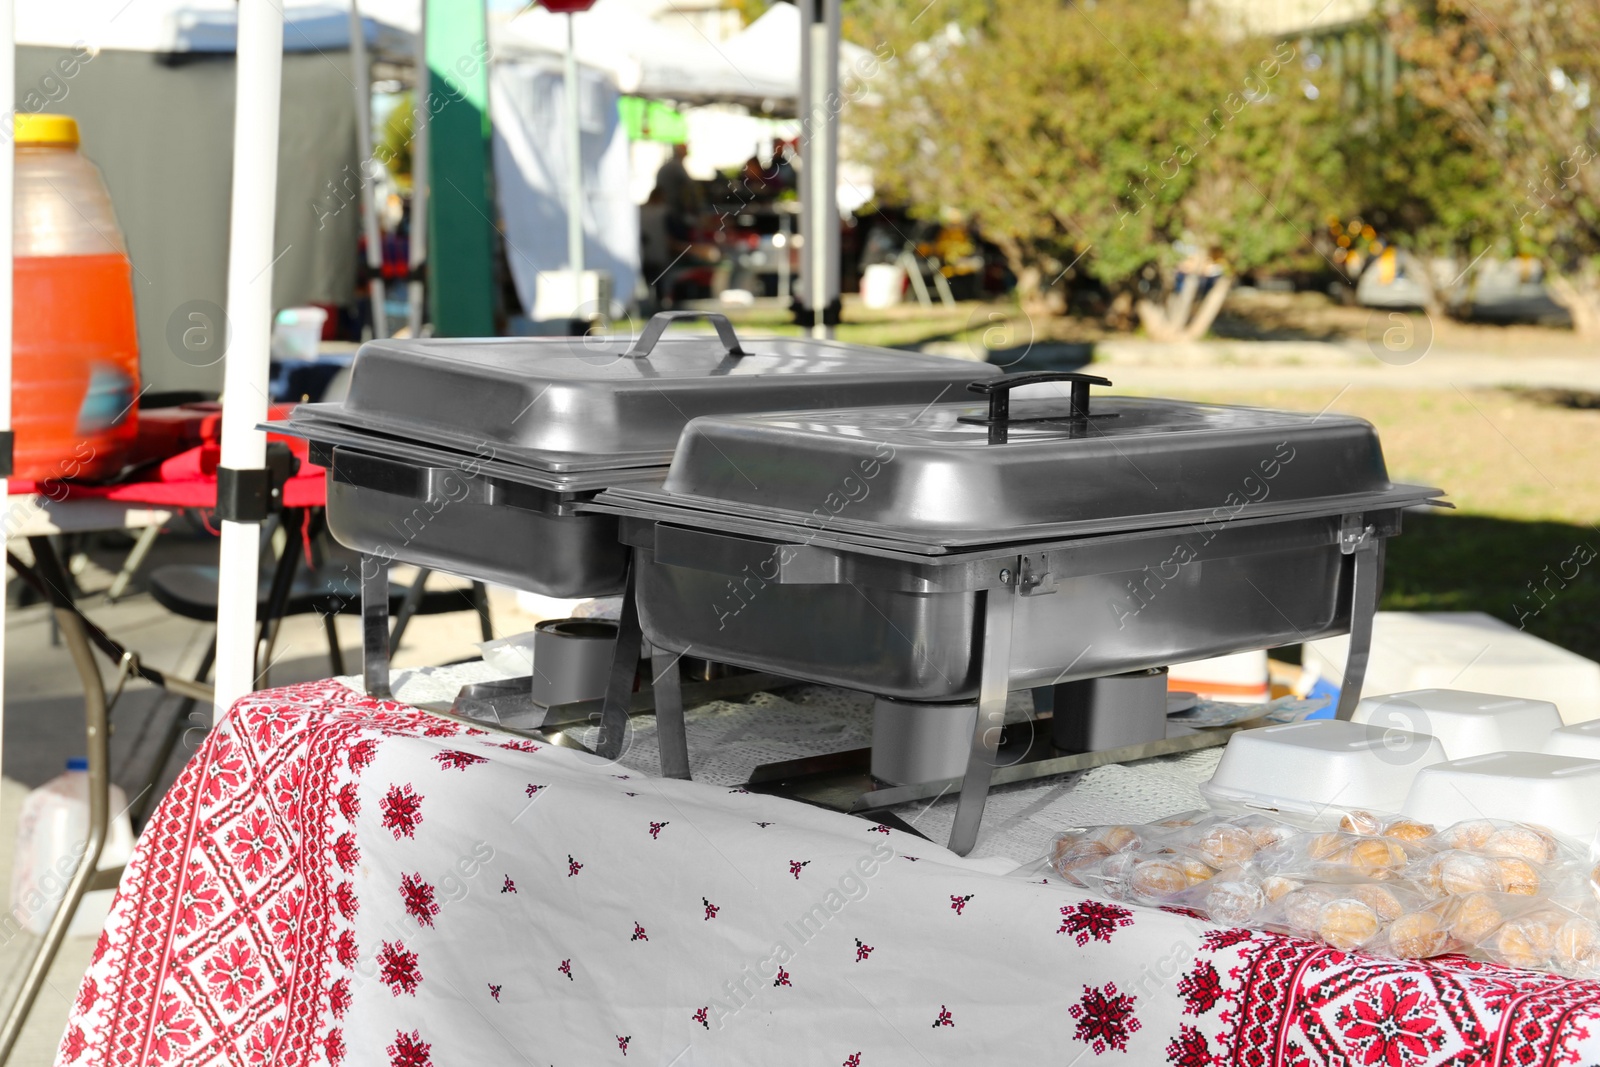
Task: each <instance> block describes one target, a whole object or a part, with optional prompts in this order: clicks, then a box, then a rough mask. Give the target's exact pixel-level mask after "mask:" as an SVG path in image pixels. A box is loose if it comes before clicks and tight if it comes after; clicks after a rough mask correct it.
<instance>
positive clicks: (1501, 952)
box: [1488, 915, 1560, 971]
mask: <svg viewBox="0 0 1600 1067" xmlns="http://www.w3.org/2000/svg"><path fill="white" fill-rule="evenodd" d="M1559 924H1560V920H1559V919H1556V918H1554V917H1552V916H1548V915H1524V916H1523V917H1522V918H1520V919H1512V920H1510V921H1509V922H1507V923H1506V924H1505V925H1504V926H1502V927H1500V929H1499V930H1497V931H1495V934H1494V940H1493V941H1492V942H1491V944H1490V945H1489V946H1488V947H1490V948H1492V949H1493V951H1494V954H1495V955H1496V956H1497V957H1499V958H1500V959H1501V960H1502V961H1504V962H1505V963H1509V964H1511V966H1513V967H1525V968H1527V969H1528V970H1530V971H1534V970H1538V969H1540V968H1542V967H1548V966H1549V965H1550V959H1551V957H1552V956H1554V955H1555V951H1556V934H1557V932H1558V931H1559V930H1560V925H1559Z"/></svg>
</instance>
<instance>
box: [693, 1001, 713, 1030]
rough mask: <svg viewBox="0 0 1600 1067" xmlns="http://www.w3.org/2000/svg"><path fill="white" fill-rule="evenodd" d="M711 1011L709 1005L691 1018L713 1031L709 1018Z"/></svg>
mask: <svg viewBox="0 0 1600 1067" xmlns="http://www.w3.org/2000/svg"><path fill="white" fill-rule="evenodd" d="M710 1011H711V1005H709V1004H707V1005H706V1006H705V1007H703V1008H700V1009H699V1010H697V1011H696V1012H695V1013H694V1014H693V1015H691V1016H690V1018H691V1019H693V1020H694V1021H695V1022H697V1023H699V1024H700V1025H701V1026H703V1027H705V1028H706V1029H707V1030H709V1029H711V1021H710V1018H709V1013H710Z"/></svg>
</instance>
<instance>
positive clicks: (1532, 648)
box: [1303, 611, 1600, 755]
mask: <svg viewBox="0 0 1600 1067" xmlns="http://www.w3.org/2000/svg"><path fill="white" fill-rule="evenodd" d="M1349 648H1350V639H1349V638H1348V637H1326V638H1323V639H1321V640H1318V641H1311V642H1308V643H1307V644H1306V645H1305V646H1304V649H1303V652H1304V662H1305V664H1306V665H1307V666H1308V667H1311V666H1315V667H1316V668H1317V669H1319V670H1320V671H1321V674H1322V677H1324V678H1326V679H1328V680H1329V681H1330V682H1334V683H1338V682H1339V681H1340V679H1341V678H1342V677H1343V674H1344V664H1345V654H1346V653H1347V652H1348V650H1349ZM1429 686H1443V687H1452V688H1453V687H1456V686H1459V687H1461V688H1462V689H1471V690H1475V691H1477V692H1480V693H1504V694H1507V695H1510V694H1515V695H1517V696H1522V697H1529V698H1532V699H1536V700H1548V701H1550V703H1552V704H1554V705H1555V706H1556V707H1557V708H1559V709H1560V710H1561V718H1562V721H1564V722H1567V723H1576V722H1583V721H1585V720H1587V719H1593V718H1596V717H1600V663H1596V662H1595V661H1594V660H1591V659H1585V658H1584V657H1582V656H1580V655H1578V654H1577V653H1575V652H1569V651H1567V650H1566V649H1564V648H1561V647H1560V646H1559V645H1553V644H1551V643H1550V642H1549V641H1545V640H1541V639H1540V638H1537V637H1535V636H1533V635H1532V634H1530V633H1528V632H1526V631H1524V630H1518V629H1517V628H1516V627H1514V626H1511V625H1508V624H1507V623H1504V622H1502V621H1500V620H1499V619H1496V618H1493V617H1492V616H1489V615H1485V614H1483V613H1482V612H1477V611H1380V612H1378V614H1377V616H1376V618H1374V619H1373V623H1372V656H1371V659H1370V660H1369V661H1368V663H1367V674H1366V685H1365V687H1364V689H1365V691H1366V692H1368V693H1398V692H1401V691H1404V690H1416V689H1425V688H1428V687H1429ZM1452 755H1454V753H1452Z"/></svg>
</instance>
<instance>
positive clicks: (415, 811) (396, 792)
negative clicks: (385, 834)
mask: <svg viewBox="0 0 1600 1067" xmlns="http://www.w3.org/2000/svg"><path fill="white" fill-rule="evenodd" d="M422 799H423V798H422V795H421V794H420V793H418V792H417V791H416V790H414V789H412V788H411V786H410V785H393V786H390V787H389V792H388V793H386V794H385V795H384V798H383V803H382V804H380V805H379V807H380V808H382V810H383V828H384V829H385V830H388V831H389V832H390V833H392V834H394V839H395V840H396V841H398V840H400V839H401V838H402V837H414V836H416V832H417V825H418V824H419V823H421V822H422Z"/></svg>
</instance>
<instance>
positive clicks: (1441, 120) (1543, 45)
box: [1389, 0, 1600, 335]
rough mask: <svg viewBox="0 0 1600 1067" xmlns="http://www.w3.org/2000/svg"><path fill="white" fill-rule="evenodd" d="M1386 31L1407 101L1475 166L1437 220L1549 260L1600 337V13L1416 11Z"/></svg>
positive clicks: (1501, 7) (1500, 8)
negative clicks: (1599, 130)
mask: <svg viewBox="0 0 1600 1067" xmlns="http://www.w3.org/2000/svg"><path fill="white" fill-rule="evenodd" d="M1389 28H1390V31H1391V32H1392V33H1393V34H1394V38H1395V42H1396V47H1397V50H1398V51H1399V53H1400V55H1401V56H1402V57H1403V58H1404V59H1405V60H1406V62H1407V63H1408V64H1409V70H1408V72H1407V76H1406V78H1405V83H1404V85H1405V89H1406V91H1407V92H1408V93H1409V94H1411V95H1412V96H1414V97H1415V99H1416V100H1417V101H1418V102H1419V103H1420V105H1421V106H1422V107H1424V108H1426V109H1429V110H1430V111H1431V112H1432V113H1433V114H1435V115H1436V116H1437V117H1438V120H1437V123H1436V125H1438V126H1440V127H1447V128H1448V131H1449V134H1450V135H1451V136H1454V137H1456V138H1458V139H1459V140H1460V141H1461V142H1462V143H1463V144H1464V145H1465V146H1466V147H1467V149H1468V150H1469V151H1470V152H1471V153H1472V155H1473V157H1474V158H1475V160H1476V162H1477V167H1476V169H1473V171H1472V175H1471V177H1472V179H1473V180H1468V181H1462V182H1460V183H1459V184H1457V185H1455V186H1454V187H1453V188H1452V187H1451V186H1450V185H1448V184H1441V185H1440V186H1439V187H1438V188H1437V190H1436V193H1435V197H1434V202H1435V203H1436V204H1437V205H1439V215H1440V217H1441V218H1443V219H1445V220H1446V224H1447V225H1448V224H1454V225H1456V226H1459V227H1460V228H1461V230H1462V231H1463V232H1466V233H1470V234H1471V235H1472V236H1473V238H1474V239H1475V240H1476V241H1477V242H1478V243H1480V244H1482V245H1484V246H1485V247H1490V248H1494V249H1495V250H1496V251H1498V252H1499V253H1500V254H1502V255H1509V254H1512V253H1522V254H1529V255H1533V256H1536V257H1538V258H1540V259H1542V260H1544V262H1545V263H1546V266H1547V268H1548V269H1549V270H1550V272H1551V273H1550V276H1549V278H1548V283H1547V284H1548V285H1549V287H1550V290H1551V294H1552V296H1554V297H1555V298H1556V299H1557V300H1558V301H1560V302H1561V303H1563V304H1565V305H1566V306H1567V308H1568V310H1569V311H1571V312H1572V316H1573V323H1574V325H1575V326H1576V327H1577V328H1578V329H1579V330H1580V331H1582V332H1584V333H1588V334H1591V335H1595V334H1600V148H1597V146H1596V145H1595V131H1596V121H1597V119H1600V115H1597V113H1596V107H1597V105H1600V100H1595V99H1592V97H1593V94H1594V93H1596V92H1600V49H1597V47H1596V46H1597V44H1600V4H1596V3H1595V2H1594V0H1538V2H1529V0H1414V2H1413V3H1412V4H1411V5H1409V6H1407V7H1403V8H1401V9H1399V10H1398V11H1397V12H1396V13H1395V14H1394V15H1393V16H1392V17H1391V18H1390V20H1389ZM1431 136H1433V137H1435V138H1437V137H1439V136H1440V135H1439V134H1438V133H1433V134H1432V135H1431ZM1469 169H1472V168H1470V165H1469ZM1451 177H1453V175H1448V174H1447V175H1445V178H1446V180H1447V181H1448V180H1449V179H1450V178H1451Z"/></svg>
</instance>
